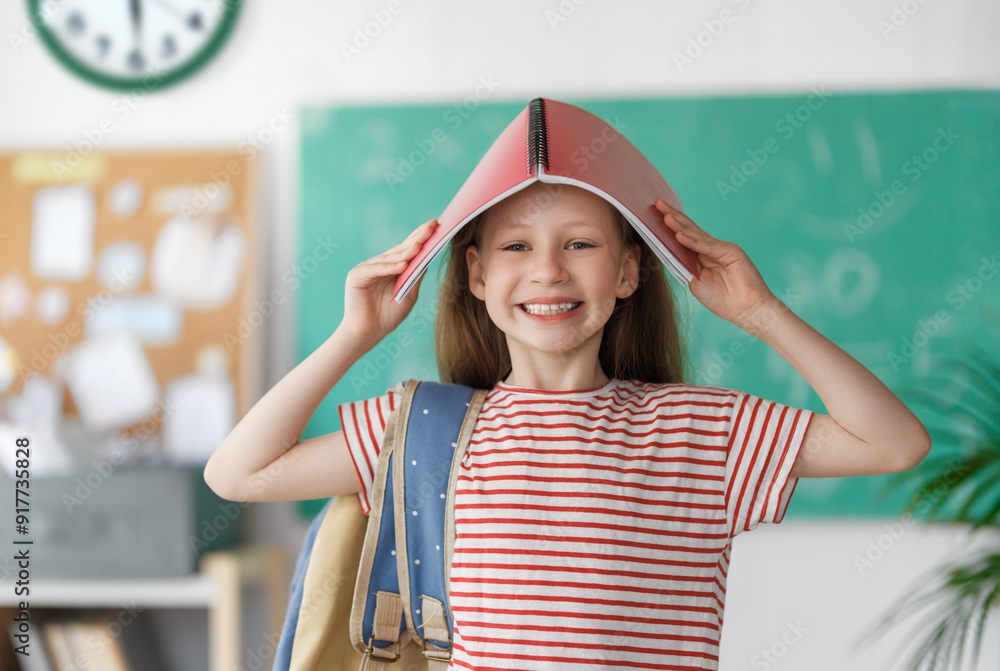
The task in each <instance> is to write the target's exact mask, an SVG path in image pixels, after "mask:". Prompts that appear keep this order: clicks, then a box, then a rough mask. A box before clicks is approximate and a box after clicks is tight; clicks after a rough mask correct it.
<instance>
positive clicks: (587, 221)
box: [466, 183, 639, 367]
mask: <svg viewBox="0 0 1000 671" xmlns="http://www.w3.org/2000/svg"><path fill="white" fill-rule="evenodd" d="M480 226H482V234H481V235H482V237H481V241H482V244H481V247H482V248H481V249H480V248H478V247H476V246H475V245H471V246H470V247H469V248H468V249H467V252H466V263H467V264H468V267H469V285H470V290H471V291H472V293H473V294H474V295H475V296H476V297H477V298H479V299H480V300H482V301H485V302H486V310H487V312H488V313H489V315H490V318H491V319H492V320H493V323H495V324H496V325H497V327H498V328H499V329H500V330H501V331H503V332H504V333H505V334H506V336H507V345H508V348H509V349H510V353H511V360H512V364H514V365H515V367H516V366H517V363H518V362H519V361H520V362H521V363H522V365H538V364H543V361H542V360H541V359H539V357H538V354H541V353H543V352H544V353H551V354H558V355H559V356H560V357H561V358H562V360H563V363H564V364H565V357H567V356H576V355H577V354H578V353H579V354H580V355H585V356H587V357H590V356H591V355H592V357H593V360H594V361H596V360H597V354H598V351H599V349H600V344H601V337H602V335H603V333H604V325H605V324H606V323H607V321H608V319H609V318H610V317H611V313H612V311H613V310H614V307H615V299H616V298H625V297H627V296H630V295H631V294H632V292H633V291H635V288H636V286H637V284H638V282H637V276H638V260H639V248H638V245H632V246H630V247H629V248H627V249H624V250H623V249H622V244H621V234H620V232H619V227H618V224H617V223H616V221H615V219H614V218H613V217H612V214H611V211H610V206H609V204H608V203H607V202H606V201H604V200H603V199H601V198H600V197H599V196H596V195H594V194H592V193H590V192H589V191H585V190H584V189H580V188H577V187H574V186H568V185H559V186H552V185H547V184H542V183H535V184H532V185H531V186H529V187H528V188H526V189H524V190H522V191H520V192H518V193H516V194H514V195H513V196H511V197H509V198H507V199H505V200H503V201H501V202H500V203H498V204H497V205H494V206H493V207H492V208H490V209H489V211H488V213H487V214H486V215H484V217H483V218H481V219H480ZM567 303H569V304H570V305H569V306H568V307H569V308H570V309H568V310H566V309H565V308H566V307H567V306H566V305H564V304H567ZM527 306H534V307H527ZM539 306H541V307H539ZM543 365H544V364H543Z"/></svg>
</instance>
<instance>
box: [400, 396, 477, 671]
mask: <svg viewBox="0 0 1000 671" xmlns="http://www.w3.org/2000/svg"><path fill="white" fill-rule="evenodd" d="M475 392H476V390H475V389H473V388H472V387H467V386H465V385H459V384H452V383H444V382H427V381H425V382H420V383H419V384H418V385H417V388H416V389H415V390H414V394H413V397H412V400H411V402H410V408H409V412H408V413H407V414H408V417H407V421H406V423H405V426H403V427H402V428H401V427H397V429H400V428H401V430H403V431H405V436H406V440H405V441H404V442H403V443H401V444H398V445H397V446H396V448H395V449H396V451H397V454H396V455H395V457H396V462H395V466H394V469H393V488H394V489H395V492H394V497H395V498H394V501H395V514H396V520H397V523H396V539H395V540H396V543H395V547H396V561H397V567H398V576H399V588H400V596H401V597H402V601H403V613H404V616H405V619H406V624H407V628H408V629H409V630H410V631H411V636H412V637H414V638H416V639H417V640H420V641H422V642H423V645H424V655H425V657H427V658H428V659H434V660H437V661H440V662H447V661H448V660H450V658H451V632H452V631H453V630H454V624H453V620H452V616H451V611H450V608H449V606H448V579H447V572H448V569H449V568H450V557H451V554H450V552H449V549H450V546H451V545H452V544H453V540H452V539H451V537H449V535H448V533H447V524H446V520H447V512H448V503H449V497H448V490H449V484H450V481H451V472H452V464H453V459H454V457H455V454H456V448H457V446H458V444H459V442H461V441H460V434H461V432H462V429H463V426H465V425H466V424H469V425H470V426H469V432H470V435H471V425H472V424H474V422H475V418H476V416H478V410H477V411H476V412H475V413H471V412H470V404H471V403H472V400H473V395H474V393H475ZM467 418H468V419H469V420H470V421H467ZM466 442H467V441H466Z"/></svg>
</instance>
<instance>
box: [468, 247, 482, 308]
mask: <svg viewBox="0 0 1000 671" xmlns="http://www.w3.org/2000/svg"><path fill="white" fill-rule="evenodd" d="M465 264H466V265H467V266H468V268H469V291H471V292H472V295H473V296H475V297H476V298H478V299H479V300H481V301H485V300H486V292H485V287H486V283H485V282H484V281H483V262H482V259H480V258H479V249H478V248H477V247H476V246H475V245H469V246H468V247H466V248H465Z"/></svg>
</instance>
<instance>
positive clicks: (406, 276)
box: [393, 98, 698, 303]
mask: <svg viewBox="0 0 1000 671" xmlns="http://www.w3.org/2000/svg"><path fill="white" fill-rule="evenodd" d="M587 147H589V148H590V156H594V157H595V158H596V160H590V157H588V156H587V154H586V153H584V152H583V151H581V150H582V149H584V148H587ZM537 181H541V182H551V183H562V184H571V185H573V186H578V187H581V188H584V189H587V190H588V191H592V192H594V193H596V194H597V195H599V196H601V197H602V198H604V199H605V200H607V201H609V202H610V203H611V204H612V205H614V206H615V207H616V208H618V210H619V211H620V212H621V213H622V214H623V215H624V216H625V218H626V219H627V220H628V221H629V223H631V224H632V226H633V227H635V229H636V230H637V231H638V232H639V234H640V235H641V236H642V239H643V240H645V242H646V244H648V245H649V246H650V248H651V249H652V250H653V251H654V252H655V253H656V255H657V257H659V259H660V261H662V262H663V265H665V266H666V267H667V269H668V270H669V271H670V272H671V274H672V275H673V276H674V277H675V278H677V280H678V281H679V282H681V283H683V284H687V283H688V282H690V281H691V278H692V277H693V276H696V275H697V273H698V262H697V260H696V258H695V255H694V253H693V252H692V251H691V250H689V249H688V248H686V247H684V246H683V245H681V244H680V243H679V242H677V240H676V238H675V237H674V233H673V231H671V230H670V229H669V228H668V227H667V225H666V224H664V223H663V215H662V214H660V211H659V210H657V209H656V206H655V205H654V203H655V202H656V199H657V198H663V200H665V201H667V203H669V204H670V205H671V206H673V207H675V208H677V209H678V210H682V207H681V201H680V199H679V198H678V197H677V194H676V193H674V190H673V189H671V188H670V185H669V184H667V181H666V180H665V179H663V177H662V176H661V175H660V173H659V172H658V171H657V170H656V168H654V167H653V165H652V164H651V163H650V162H649V161H648V160H647V159H646V157H645V156H643V155H642V153H641V152H640V151H639V150H638V149H636V148H635V146H634V145H633V144H632V143H631V142H629V141H628V140H627V139H626V138H625V136H623V135H622V134H621V133H619V132H618V131H617V130H616V129H615V128H614V127H613V126H611V125H610V124H608V123H606V122H604V121H603V120H601V119H600V118H598V117H596V116H594V115H593V114H591V113H590V112H587V111H586V110H583V109H581V108H579V107H576V106H574V105H569V104H567V103H562V102H559V101H557V100H551V99H549V98H536V99H535V100H533V101H531V104H529V105H528V106H527V107H526V108H525V109H524V110H522V111H521V113H520V114H518V115H517V117H516V118H515V119H514V120H513V121H512V122H511V123H510V125H509V126H507V128H506V129H505V130H504V131H503V132H502V133H501V134H500V137H498V138H497V139H496V141H495V142H494V143H493V145H492V146H491V147H490V148H489V150H488V151H487V152H486V154H485V155H484V156H483V158H482V159H481V160H480V161H479V164H478V165H477V166H476V167H475V169H474V170H473V171H472V174H470V175H469V178H468V179H467V180H466V181H465V184H463V185H462V188H461V189H459V190H458V193H457V194H455V197H454V198H453V199H452V201H451V202H450V203H449V204H448V207H446V208H445V210H444V212H442V213H441V216H440V217H438V226H437V228H436V229H435V231H434V234H433V235H432V236H431V237H430V239H428V240H427V242H425V243H424V245H423V247H422V248H421V249H420V251H419V252H418V253H417V255H416V256H415V257H413V259H412V260H411V261H410V263H409V264H408V265H407V266H406V269H405V270H404V271H403V273H402V274H401V275H400V276H399V278H398V279H397V280H396V286H395V289H394V292H393V298H394V299H395V300H396V302H397V303H398V302H400V301H402V300H403V297H405V296H406V294H407V293H408V292H409V291H410V288H411V287H412V286H413V285H414V283H416V281H417V280H418V279H420V276H421V275H422V274H423V273H424V271H425V270H426V269H427V266H428V265H430V262H431V261H432V260H433V259H434V257H435V256H437V255H438V253H440V252H441V250H443V249H444V247H445V245H447V244H448V242H449V241H450V240H451V238H452V237H453V236H454V235H455V233H457V232H458V230H459V229H460V228H462V226H465V225H466V224H467V223H469V221H471V220H472V219H473V217H475V216H476V215H478V214H479V213H480V212H482V211H483V210H485V209H486V208H488V207H490V206H491V205H494V204H495V203H497V202H499V201H501V200H503V199H504V198H506V197H507V196H509V195H511V194H513V193H517V192H518V191H520V190H521V189H523V188H525V187H527V186H529V185H530V184H532V183H533V182H537Z"/></svg>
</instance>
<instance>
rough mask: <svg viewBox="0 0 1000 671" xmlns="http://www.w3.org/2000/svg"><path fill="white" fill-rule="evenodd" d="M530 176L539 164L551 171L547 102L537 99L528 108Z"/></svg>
mask: <svg viewBox="0 0 1000 671" xmlns="http://www.w3.org/2000/svg"><path fill="white" fill-rule="evenodd" d="M527 149H528V174H531V173H532V172H534V171H535V169H536V166H538V165H539V164H541V165H543V166H545V169H546V170H548V169H549V142H548V119H546V117H545V100H544V99H542V98H535V99H534V100H532V101H531V104H530V105H529V107H528V147H527Z"/></svg>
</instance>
